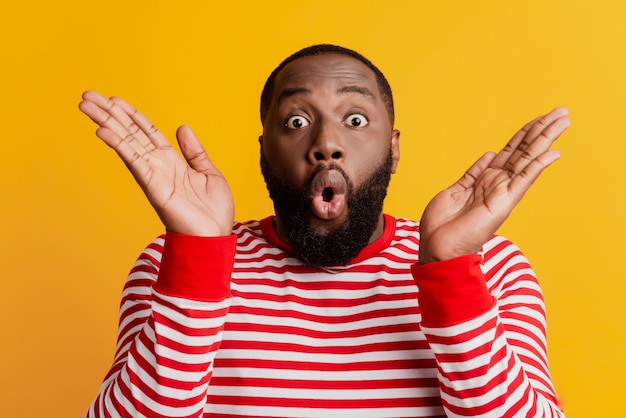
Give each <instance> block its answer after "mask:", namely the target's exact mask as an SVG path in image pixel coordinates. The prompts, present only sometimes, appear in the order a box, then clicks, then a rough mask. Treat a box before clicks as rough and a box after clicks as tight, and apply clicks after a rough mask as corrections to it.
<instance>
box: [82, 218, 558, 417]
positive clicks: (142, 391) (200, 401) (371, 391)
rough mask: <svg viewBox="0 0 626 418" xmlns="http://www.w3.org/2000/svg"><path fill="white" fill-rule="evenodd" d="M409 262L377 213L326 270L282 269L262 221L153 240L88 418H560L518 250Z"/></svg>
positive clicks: (412, 243) (542, 329)
mask: <svg viewBox="0 0 626 418" xmlns="http://www.w3.org/2000/svg"><path fill="white" fill-rule="evenodd" d="M418 259H419V225H418V223H416V222H414V221H411V220H408V219H403V218H393V217H391V216H389V215H385V227H384V232H383V235H382V236H381V237H380V238H379V239H378V240H376V241H375V242H373V243H372V244H370V245H369V246H367V247H366V248H364V249H363V250H362V251H361V253H360V254H359V255H358V256H357V257H356V258H355V259H354V260H352V261H351V262H350V263H349V264H348V265H345V266H335V267H328V268H312V267H307V266H305V265H303V263H302V262H300V261H299V260H298V259H297V258H295V257H294V255H293V251H292V249H291V248H290V247H289V246H288V245H287V244H285V243H284V242H282V241H280V239H279V238H278V237H277V235H276V233H275V231H274V229H273V226H272V218H271V217H268V218H265V219H263V220H261V221H250V222H246V223H238V224H236V225H235V227H234V232H233V234H232V235H231V236H230V237H214V238H207V237H194V236H188V235H181V234H176V233H172V232H167V233H166V234H165V235H163V236H161V237H159V238H157V239H156V240H154V241H153V242H152V243H151V244H150V245H149V246H148V247H147V248H146V249H145V250H144V251H143V253H142V254H141V255H140V257H139V258H138V260H137V262H136V263H135V264H134V266H133V268H132V270H131V272H130V275H129V276H128V279H127V281H126V285H125V287H124V291H123V296H122V301H121V309H120V320H119V330H118V340H117V346H116V351H115V357H114V361H113V365H112V367H111V369H110V371H109V372H108V374H107V376H106V377H105V379H104V382H103V384H102V386H101V389H100V392H99V394H98V395H97V397H96V399H95V400H94V401H93V403H92V405H91V406H90V408H89V411H88V412H87V416H88V417H333V418H340V417H446V416H447V417H467V416H472V417H498V418H499V417H562V416H563V414H562V411H561V410H560V408H559V407H558V404H557V401H556V395H555V391H554V388H553V384H552V382H551V378H550V374H549V371H548V360H547V354H546V321H545V306H544V302H543V298H542V294H541V289H540V287H539V284H538V282H537V279H536V277H535V274H534V273H533V271H532V269H531V267H530V265H529V263H528V261H527V259H526V258H525V257H524V255H523V254H522V253H521V252H520V250H519V249H518V248H517V247H516V246H514V245H513V244H512V243H510V242H509V241H507V240H505V239H503V238H501V237H497V236H495V237H493V238H491V239H490V240H489V241H488V242H487V243H486V244H485V245H484V247H483V248H482V250H481V252H480V253H478V254H475V255H468V256H463V257H459V258H456V259H452V260H446V261H442V262H437V263H429V264H425V265H420V264H418V263H417V262H418Z"/></svg>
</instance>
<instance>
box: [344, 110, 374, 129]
mask: <svg viewBox="0 0 626 418" xmlns="http://www.w3.org/2000/svg"><path fill="white" fill-rule="evenodd" d="M345 123H346V124H348V125H349V126H352V127H353V128H362V127H363V126H365V125H367V124H368V123H369V121H368V120H367V118H366V117H365V116H363V115H361V114H360V113H354V114H352V115H350V116H348V117H347V118H346V122H345Z"/></svg>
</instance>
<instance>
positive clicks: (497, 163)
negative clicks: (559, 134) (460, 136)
mask: <svg viewBox="0 0 626 418" xmlns="http://www.w3.org/2000/svg"><path fill="white" fill-rule="evenodd" d="M567 114H568V111H567V109H566V108H563V107H558V108H556V109H554V110H552V111H551V112H550V113H548V114H546V115H543V116H539V117H537V118H535V119H533V120H531V121H530V122H528V123H526V124H525V125H524V126H523V127H522V128H521V129H520V130H519V131H518V132H517V133H516V134H515V135H514V136H513V137H512V138H511V139H510V140H509V142H508V143H507V144H506V145H505V146H504V148H503V149H502V150H501V151H500V152H499V153H498V156H497V157H496V158H495V159H494V161H493V163H492V167H494V168H504V166H505V165H506V164H507V162H508V161H509V160H510V159H511V157H513V156H517V154H516V152H517V151H518V150H519V149H520V148H521V149H522V150H524V149H527V148H528V146H529V143H530V142H531V141H532V139H533V138H536V137H537V135H538V134H539V133H541V131H542V130H543V129H544V128H545V127H547V126H549V125H551V124H552V122H554V121H555V120H556V119H558V118H560V117H563V116H566V115H567Z"/></svg>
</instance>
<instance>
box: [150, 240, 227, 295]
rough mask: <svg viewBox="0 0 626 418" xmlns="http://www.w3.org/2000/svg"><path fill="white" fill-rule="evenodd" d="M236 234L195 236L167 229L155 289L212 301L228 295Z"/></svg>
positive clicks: (169, 293)
mask: <svg viewBox="0 0 626 418" xmlns="http://www.w3.org/2000/svg"><path fill="white" fill-rule="evenodd" d="M236 248H237V236H236V235H235V234H232V235H230V236H227V237H197V236H192V235H184V234H178V233H175V232H170V231H168V232H167V233H166V235H165V245H164V246H163V255H162V258H161V268H160V270H159V277H158V279H157V282H156V283H155V284H154V288H155V289H156V290H157V291H159V292H161V293H164V294H167V295H171V296H179V297H184V298H188V299H195V300H202V301H209V300H210V301H215V300H224V299H226V298H228V297H230V277H231V273H232V271H233V263H234V260H235V251H236Z"/></svg>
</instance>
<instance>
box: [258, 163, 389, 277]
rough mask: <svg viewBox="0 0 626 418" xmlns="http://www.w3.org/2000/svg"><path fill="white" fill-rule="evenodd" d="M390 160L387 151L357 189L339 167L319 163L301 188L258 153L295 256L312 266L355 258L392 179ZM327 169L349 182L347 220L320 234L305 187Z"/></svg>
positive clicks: (376, 218) (375, 220)
mask: <svg viewBox="0 0 626 418" xmlns="http://www.w3.org/2000/svg"><path fill="white" fill-rule="evenodd" d="M392 163H393V159H392V154H391V151H390V152H389V154H388V155H387V158H385V160H384V161H383V162H382V163H381V164H380V165H379V166H378V167H376V169H375V170H374V172H373V173H372V174H371V175H370V176H369V177H368V178H367V179H366V180H365V182H364V183H363V184H362V185H361V186H360V187H359V188H358V189H354V185H353V184H352V182H351V181H350V179H349V178H348V176H347V175H346V174H345V172H344V171H343V170H341V168H340V167H338V166H336V165H330V166H320V167H318V169H317V170H316V171H315V173H313V174H312V175H311V177H310V178H309V179H308V180H307V182H306V184H305V185H304V188H303V189H302V190H295V189H294V188H293V187H292V186H291V185H290V184H289V182H288V181H287V180H286V179H285V178H284V177H283V176H281V175H280V174H278V173H277V172H276V171H275V170H273V169H272V168H271V167H270V166H269V164H268V163H267V160H266V159H265V157H264V156H263V153H261V172H262V173H263V177H264V178H265V184H266V185H267V190H268V191H269V194H270V198H271V199H272V201H273V202H274V210H275V212H276V215H277V216H278V218H279V219H280V222H281V224H282V226H283V227H284V230H285V233H286V234H287V237H288V239H289V243H290V244H291V246H292V247H293V249H294V251H295V254H296V257H298V258H299V259H300V260H301V261H303V262H304V263H305V264H307V265H309V266H314V267H324V266H337V265H346V264H347V263H348V262H349V261H350V260H352V259H353V258H354V257H356V256H357V255H358V254H359V252H360V251H361V250H362V249H363V248H365V247H366V246H367V245H368V244H369V241H370V239H371V237H372V234H373V233H374V230H375V229H376V227H377V226H378V221H379V219H380V214H381V213H382V210H383V202H384V200H385V196H387V187H388V186H389V181H390V180H391V166H392ZM327 169H335V170H337V171H339V172H340V173H341V175H342V176H343V177H344V179H345V180H346V183H347V184H348V190H347V192H346V199H347V201H346V204H347V210H348V215H347V218H346V221H345V222H343V223H342V224H341V225H339V226H338V227H337V228H335V229H333V230H330V231H327V232H325V233H322V234H320V233H318V232H317V231H315V229H314V228H313V227H312V226H311V224H310V223H309V222H308V219H309V217H310V216H312V215H311V209H310V207H311V199H310V197H309V193H308V190H309V188H310V185H311V182H312V181H313V177H314V176H315V174H317V173H318V172H319V171H320V170H327Z"/></svg>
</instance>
